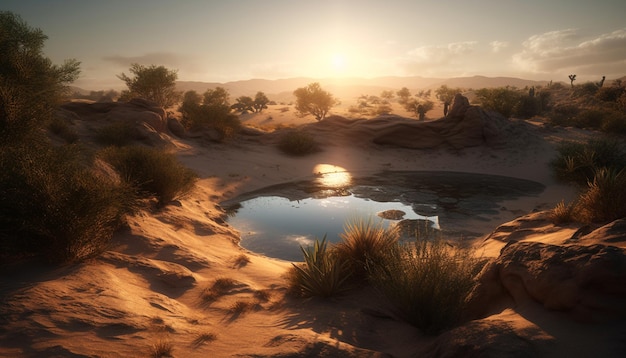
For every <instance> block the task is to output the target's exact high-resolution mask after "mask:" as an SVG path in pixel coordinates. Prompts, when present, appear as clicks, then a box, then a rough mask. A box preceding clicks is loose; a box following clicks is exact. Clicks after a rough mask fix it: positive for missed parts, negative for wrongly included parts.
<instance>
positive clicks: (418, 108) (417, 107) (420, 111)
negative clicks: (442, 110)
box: [404, 99, 435, 121]
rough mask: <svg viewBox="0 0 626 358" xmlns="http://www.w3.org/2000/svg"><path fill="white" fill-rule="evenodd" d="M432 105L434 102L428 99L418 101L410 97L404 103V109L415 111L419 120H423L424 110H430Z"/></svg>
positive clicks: (424, 116)
mask: <svg viewBox="0 0 626 358" xmlns="http://www.w3.org/2000/svg"><path fill="white" fill-rule="evenodd" d="M434 106H435V104H434V103H433V102H432V101H429V100H425V101H418V100H417V99H412V100H409V101H408V102H407V103H405V104H404V109H406V110H407V111H409V112H413V113H415V116H416V117H418V118H419V120H420V121H423V120H424V119H425V118H426V112H428V111H430V110H432V109H433V107H434Z"/></svg>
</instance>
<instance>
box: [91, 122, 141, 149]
mask: <svg viewBox="0 0 626 358" xmlns="http://www.w3.org/2000/svg"><path fill="white" fill-rule="evenodd" d="M95 138H96V141H97V142H98V143H100V144H102V145H114V146H117V147H123V146H125V145H129V144H130V143H132V141H133V140H134V139H135V138H137V130H136V129H135V126H134V125H133V124H132V123H130V122H128V121H117V122H113V123H110V124H107V125H105V126H103V127H101V128H98V129H97V130H96V135H95Z"/></svg>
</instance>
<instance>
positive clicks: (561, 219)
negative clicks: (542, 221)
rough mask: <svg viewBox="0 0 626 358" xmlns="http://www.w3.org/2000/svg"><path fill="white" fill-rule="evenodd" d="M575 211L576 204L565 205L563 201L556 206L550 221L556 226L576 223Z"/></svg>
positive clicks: (551, 212)
mask: <svg viewBox="0 0 626 358" xmlns="http://www.w3.org/2000/svg"><path fill="white" fill-rule="evenodd" d="M575 209H576V204H575V203H569V204H565V202H564V201H563V200H561V202H559V203H558V204H556V206H555V207H554V208H553V209H552V210H551V211H550V220H551V221H552V223H554V224H556V225H559V224H566V223H570V222H574V221H576V220H577V218H576V211H575Z"/></svg>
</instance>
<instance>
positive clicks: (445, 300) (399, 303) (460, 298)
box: [370, 239, 481, 334]
mask: <svg viewBox="0 0 626 358" xmlns="http://www.w3.org/2000/svg"><path fill="white" fill-rule="evenodd" d="M386 255H387V256H386V259H385V261H384V264H382V265H376V266H374V267H373V268H372V276H371V278H370V280H371V282H372V283H373V285H374V287H375V288H377V290H378V291H380V292H381V293H382V294H383V295H384V296H385V297H387V298H388V299H389V300H390V302H391V303H392V304H393V305H394V306H395V307H396V309H397V312H398V315H399V317H400V318H402V319H404V320H406V321H407V322H408V323H410V324H412V325H414V326H416V327H418V328H419V329H421V330H422V331H423V332H424V333H425V334H438V333H439V332H441V331H442V330H444V329H446V328H449V327H452V326H454V325H455V324H457V323H458V322H459V321H460V320H461V315H462V313H463V310H464V308H465V302H466V298H467V296H468V295H469V293H470V291H471V290H472V289H473V287H474V285H475V280H474V276H475V275H476V274H477V272H478V270H479V269H480V262H481V261H480V260H479V259H477V258H476V257H475V256H474V255H473V252H472V251H470V250H465V249H461V248H457V247H452V246H449V245H448V244H447V243H446V242H444V241H441V240H434V241H428V240H420V239H418V240H416V241H415V243H412V244H404V245H397V246H396V247H395V248H393V249H391V250H388V251H387V252H386Z"/></svg>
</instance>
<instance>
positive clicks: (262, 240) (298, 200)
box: [222, 172, 544, 261]
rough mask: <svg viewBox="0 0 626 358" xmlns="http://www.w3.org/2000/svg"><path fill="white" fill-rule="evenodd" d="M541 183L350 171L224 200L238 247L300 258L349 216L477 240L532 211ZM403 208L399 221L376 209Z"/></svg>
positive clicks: (333, 233) (335, 238) (333, 234)
mask: <svg viewBox="0 0 626 358" xmlns="http://www.w3.org/2000/svg"><path fill="white" fill-rule="evenodd" d="M543 190H544V186H543V185H542V184H540V183H537V182H533V181H528V180H523V179H517V178H510V177H502V176H494V175H483V174H468V173H456V172H383V173H377V174H371V175H363V176H361V177H351V178H350V180H349V181H346V182H345V183H344V185H341V186H328V185H325V184H323V183H322V184H320V180H319V178H316V179H313V180H304V181H298V182H292V183H285V184H280V185H277V186H272V187H269V188H265V189H262V190H259V191H256V192H253V193H248V194H246V195H243V196H241V197H240V198H237V199H235V200H231V201H229V202H228V203H223V204H222V206H224V207H225V208H226V209H227V211H228V212H229V213H230V216H229V218H228V222H229V224H230V225H232V226H233V227H235V228H236V229H237V230H239V232H240V233H241V246H243V247H244V248H246V249H248V250H250V251H254V252H257V253H260V254H263V255H266V256H268V257H274V258H279V259H283V260H288V261H301V260H302V253H301V251H300V246H306V245H310V244H312V243H313V241H314V240H315V239H316V238H318V239H321V238H322V237H324V236H326V237H327V239H328V240H329V241H330V242H337V241H339V240H340V238H339V234H340V233H342V232H343V229H344V225H345V224H346V222H347V221H349V220H356V219H359V218H360V219H364V218H365V219H371V220H372V221H373V222H374V223H376V224H378V223H380V224H382V225H393V224H395V223H398V222H400V221H401V220H403V222H407V221H418V222H425V223H427V224H428V225H429V226H431V227H434V228H436V229H440V230H442V232H443V233H444V235H445V236H446V237H453V238H459V239H463V238H475V237H478V236H481V235H483V234H486V233H488V232H490V231H491V230H493V229H495V228H496V227H497V226H498V225H499V224H502V223H504V222H506V221H509V220H512V219H514V218H515V217H517V216H519V215H522V214H525V213H528V212H530V211H532V210H533V209H534V208H535V207H536V206H538V202H539V201H540V200H539V199H538V198H537V196H538V195H539V194H540V193H541V192H542V191H543ZM389 210H399V211H402V212H404V216H403V217H402V218H401V220H389V219H383V218H381V217H379V216H378V214H379V213H381V212H386V211H389Z"/></svg>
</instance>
